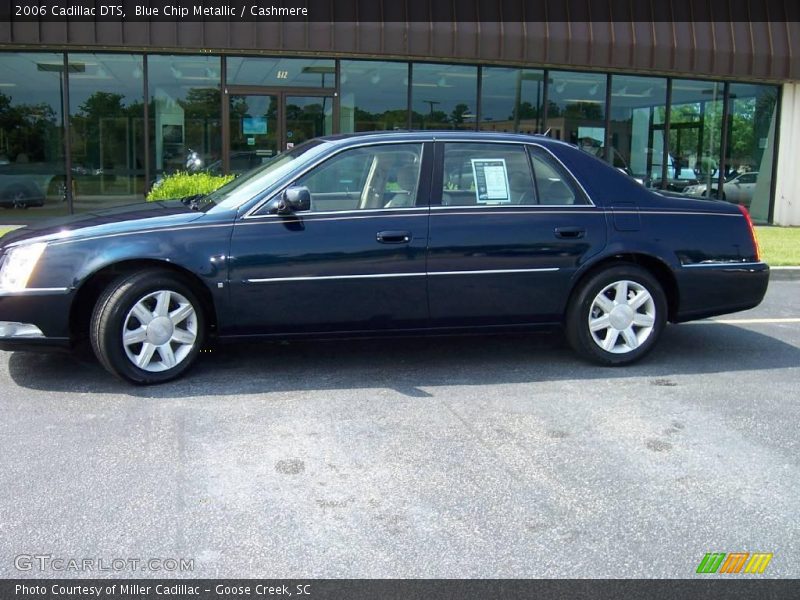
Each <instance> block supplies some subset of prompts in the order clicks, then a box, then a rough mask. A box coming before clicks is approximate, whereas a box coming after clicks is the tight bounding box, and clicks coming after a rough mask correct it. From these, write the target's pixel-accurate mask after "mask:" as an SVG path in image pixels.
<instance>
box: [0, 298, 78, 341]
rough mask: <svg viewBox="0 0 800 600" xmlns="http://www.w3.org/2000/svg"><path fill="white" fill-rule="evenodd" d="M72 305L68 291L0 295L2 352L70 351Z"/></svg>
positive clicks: (0, 339)
mask: <svg viewBox="0 0 800 600" xmlns="http://www.w3.org/2000/svg"><path fill="white" fill-rule="evenodd" d="M71 305H72V291H71V290H69V289H67V288H63V289H62V288H54V289H49V288H48V289H27V290H24V291H22V292H0V350H42V349H47V348H54V349H56V348H68V347H69V346H70V329H69V315H70V308H71Z"/></svg>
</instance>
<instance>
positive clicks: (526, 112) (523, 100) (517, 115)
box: [480, 67, 544, 133]
mask: <svg viewBox="0 0 800 600" xmlns="http://www.w3.org/2000/svg"><path fill="white" fill-rule="evenodd" d="M543 94H544V72H543V71H540V70H535V69H506V68H502V67H484V68H483V69H482V70H481V123H480V129H481V130H483V131H513V132H521V133H539V132H540V131H541V125H542V123H541V106H542V96H543Z"/></svg>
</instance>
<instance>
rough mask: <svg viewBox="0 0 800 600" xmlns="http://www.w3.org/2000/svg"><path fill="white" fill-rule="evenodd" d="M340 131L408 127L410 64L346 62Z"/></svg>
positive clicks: (340, 109) (340, 67)
mask: <svg viewBox="0 0 800 600" xmlns="http://www.w3.org/2000/svg"><path fill="white" fill-rule="evenodd" d="M339 71H340V77H341V86H340V87H341V97H340V104H339V106H340V108H339V112H340V117H339V120H340V124H341V125H340V131H342V133H352V132H355V131H386V130H393V129H405V128H406V127H408V63H399V62H378V61H371V60H343V61H342V62H341V64H340V66H339Z"/></svg>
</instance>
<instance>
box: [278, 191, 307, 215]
mask: <svg viewBox="0 0 800 600" xmlns="http://www.w3.org/2000/svg"><path fill="white" fill-rule="evenodd" d="M268 206H269V212H271V213H272V214H278V215H289V214H292V213H294V212H300V211H304V210H311V192H309V191H308V188H307V187H290V188H287V189H286V190H285V191H284V192H283V193H282V194H281V195H280V196H278V197H277V198H273V199H272V200H270V202H269V205H268Z"/></svg>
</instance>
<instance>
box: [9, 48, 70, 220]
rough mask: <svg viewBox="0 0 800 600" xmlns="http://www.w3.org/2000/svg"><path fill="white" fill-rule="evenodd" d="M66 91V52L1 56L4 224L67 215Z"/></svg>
mask: <svg viewBox="0 0 800 600" xmlns="http://www.w3.org/2000/svg"><path fill="white" fill-rule="evenodd" d="M63 93H64V55H63V54H56V53H10V52H9V53H2V54H0V207H2V208H3V212H2V220H3V222H5V223H24V222H29V221H31V220H32V219H35V218H36V217H52V216H58V215H64V214H66V213H67V210H68V206H67V202H66V194H65V191H66V187H65V182H66V172H65V170H64V127H63V118H62V110H61V108H62V106H63V104H62V102H63Z"/></svg>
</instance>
